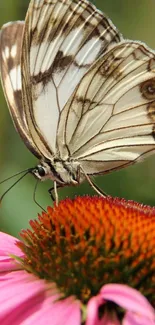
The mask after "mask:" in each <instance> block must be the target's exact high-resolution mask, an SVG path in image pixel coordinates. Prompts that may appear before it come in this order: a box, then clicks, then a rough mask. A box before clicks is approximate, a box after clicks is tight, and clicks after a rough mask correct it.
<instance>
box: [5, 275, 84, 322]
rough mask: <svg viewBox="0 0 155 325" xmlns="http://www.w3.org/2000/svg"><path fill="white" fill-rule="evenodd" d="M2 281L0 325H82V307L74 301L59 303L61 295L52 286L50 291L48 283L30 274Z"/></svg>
mask: <svg viewBox="0 0 155 325" xmlns="http://www.w3.org/2000/svg"><path fill="white" fill-rule="evenodd" d="M0 279H1V281H0V293H1V294H0V306H1V307H0V324H3V325H10V324H11V323H12V324H13V325H17V324H21V325H22V324H24V325H31V324H35V325H36V324H37V325H43V324H45V325H47V324H52V325H59V324H64V325H65V324H67V325H72V324H73V321H75V322H74V324H75V325H79V324H80V317H81V315H80V305H79V303H78V302H77V301H73V299H72V300H71V299H70V300H69V299H68V300H67V299H66V300H63V301H59V302H56V300H57V299H58V298H59V295H58V294H57V293H56V291H55V287H53V289H52V284H51V289H48V287H47V283H46V282H45V281H44V280H38V279H37V278H36V277H35V276H33V275H31V274H29V273H27V272H26V271H14V272H12V273H9V274H7V275H5V276H2V277H1V278H0Z"/></svg>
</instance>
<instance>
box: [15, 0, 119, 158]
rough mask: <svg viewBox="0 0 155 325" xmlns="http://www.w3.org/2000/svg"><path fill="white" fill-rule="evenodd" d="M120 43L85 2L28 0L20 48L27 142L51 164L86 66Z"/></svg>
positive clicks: (110, 26)
mask: <svg viewBox="0 0 155 325" xmlns="http://www.w3.org/2000/svg"><path fill="white" fill-rule="evenodd" d="M121 39H122V37H121V35H120V34H119V33H118V31H117V30H116V28H115V26H114V25H113V24H112V22H111V21H110V20H109V19H108V18H106V17H105V15H104V14H103V13H102V12H101V11H99V10H97V9H96V7H95V6H94V5H92V4H91V3H90V2H89V1H87V0H80V1H79V0H65V1H64V0H57V1H56V0H51V1H46V0H40V1H39V0H31V2H30V6H29V9H28V13H27V17H26V21H25V31H24V37H23V46H22V62H21V65H22V93H23V105H24V110H25V115H26V116H27V123H28V127H29V130H30V132H31V136H32V138H33V140H34V142H35V144H36V146H37V147H38V149H39V150H40V151H42V153H43V154H44V156H46V157H47V158H50V157H51V155H53V154H55V151H56V145H55V144H56V130H57V125H58V121H59V116H60V112H61V111H62V109H63V107H64V106H65V104H66V102H67V101H68V99H69V98H70V96H71V95H72V93H73V91H74V89H75V87H76V86H77V84H78V83H79V81H80V80H81V78H82V77H83V75H84V74H85V73H86V72H87V71H88V69H89V68H90V66H91V65H92V64H93V63H94V61H95V60H97V59H98V57H99V56H101V55H102V54H103V53H105V51H106V50H108V49H109V48H110V47H111V46H113V44H116V43H117V42H119V41H120V40H121Z"/></svg>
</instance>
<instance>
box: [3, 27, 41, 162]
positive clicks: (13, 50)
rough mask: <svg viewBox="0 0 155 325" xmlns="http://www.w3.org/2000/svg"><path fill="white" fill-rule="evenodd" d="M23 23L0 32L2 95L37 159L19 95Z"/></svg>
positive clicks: (21, 133) (21, 134)
mask: <svg viewBox="0 0 155 325" xmlns="http://www.w3.org/2000/svg"><path fill="white" fill-rule="evenodd" d="M23 28H24V22H22V21H17V22H11V23H8V24H5V25H4V26H3V27H2V29H1V31H0V74H1V82H2V86H3V90H4V94H5V97H6V100H7V103H8V107H9V111H10V114H11V117H12V120H13V122H14V125H15V127H16V129H17V131H18V132H19V134H20V136H21V137H22V139H23V140H24V142H25V144H26V145H27V147H28V148H29V149H30V150H31V151H32V152H33V153H34V154H35V155H36V156H37V157H39V153H38V151H37V149H36V148H35V145H34V143H33V141H32V140H31V137H30V134H29V131H28V126H27V122H26V119H25V114H24V111H23V106H22V95H21V67H20V55H21V44H22V35H23Z"/></svg>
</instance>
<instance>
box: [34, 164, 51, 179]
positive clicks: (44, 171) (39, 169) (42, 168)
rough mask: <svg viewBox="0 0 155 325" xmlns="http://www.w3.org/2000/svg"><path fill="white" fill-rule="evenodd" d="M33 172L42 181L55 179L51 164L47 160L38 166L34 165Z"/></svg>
mask: <svg viewBox="0 0 155 325" xmlns="http://www.w3.org/2000/svg"><path fill="white" fill-rule="evenodd" d="M31 173H32V174H33V175H34V176H35V177H36V178H37V179H39V180H40V181H44V180H46V179H50V178H51V179H52V180H53V175H52V173H51V169H50V166H49V165H48V164H47V163H45V162H43V163H40V164H38V165H37V166H36V167H34V168H33V169H32V170H31Z"/></svg>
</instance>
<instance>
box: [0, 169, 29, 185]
mask: <svg viewBox="0 0 155 325" xmlns="http://www.w3.org/2000/svg"><path fill="white" fill-rule="evenodd" d="M33 169H34V168H29V169H25V170H22V172H18V173H17V174H14V175H12V176H9V177H8V178H5V179H4V180H3V181H1V182H0V185H1V184H3V183H5V182H6V181H9V179H12V178H14V177H16V176H18V175H20V174H23V173H25V172H26V174H27V173H30V172H31V171H32V170H33ZM26 174H25V175H26Z"/></svg>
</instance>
